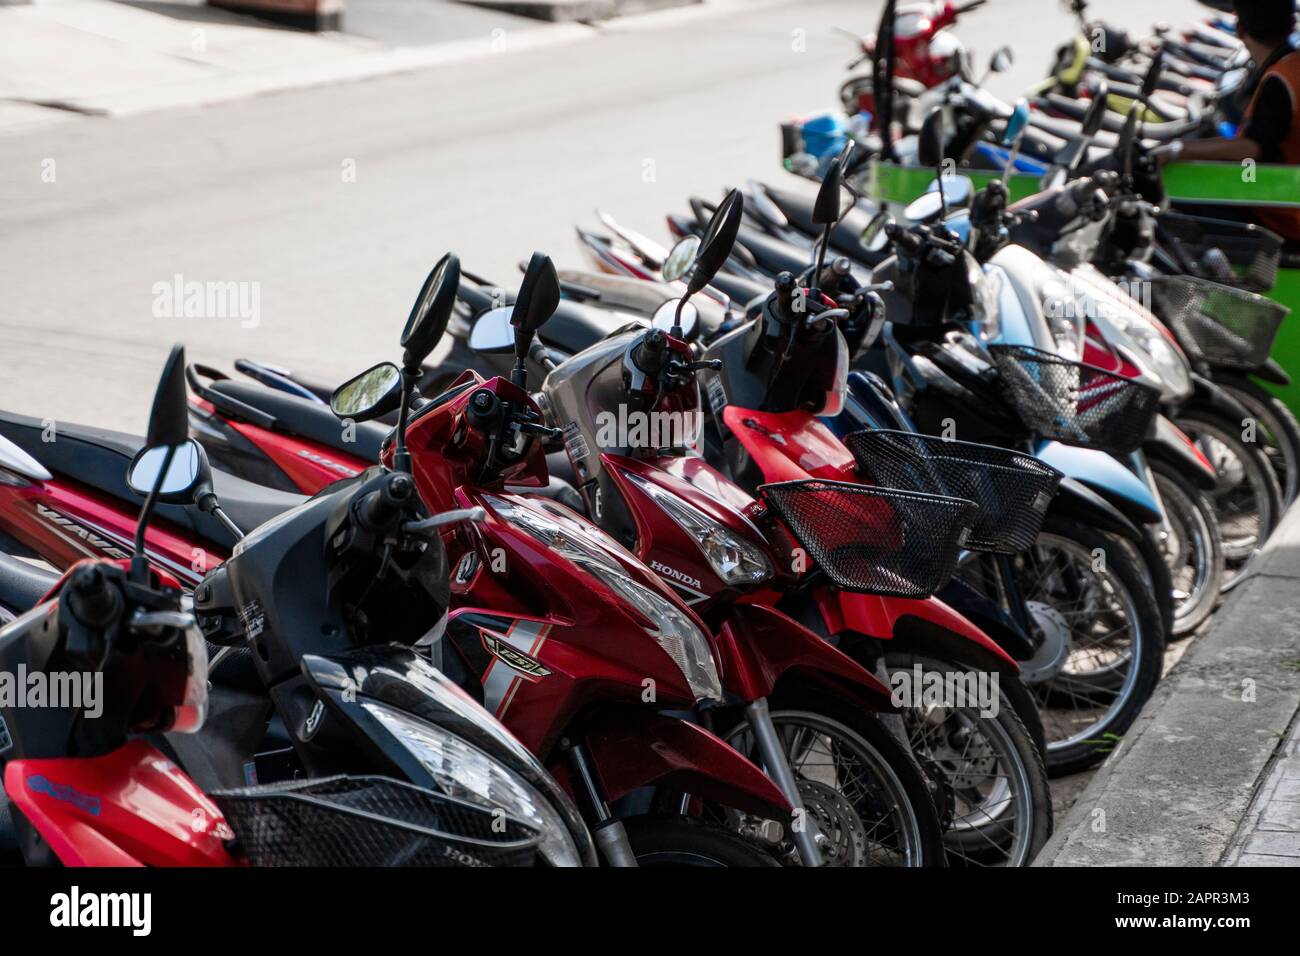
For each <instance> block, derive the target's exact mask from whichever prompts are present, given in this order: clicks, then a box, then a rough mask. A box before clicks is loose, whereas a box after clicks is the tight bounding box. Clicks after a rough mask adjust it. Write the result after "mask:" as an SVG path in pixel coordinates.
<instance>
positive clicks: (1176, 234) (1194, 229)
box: [1156, 212, 1282, 292]
mask: <svg viewBox="0 0 1300 956" xmlns="http://www.w3.org/2000/svg"><path fill="white" fill-rule="evenodd" d="M1156 241H1157V242H1158V243H1159V244H1160V245H1161V246H1162V247H1163V248H1164V249H1165V251H1166V252H1167V253H1169V254H1170V255H1171V256H1172V257H1173V258H1174V259H1175V261H1177V262H1178V263H1179V265H1180V266H1182V267H1183V268H1184V269H1187V270H1189V272H1190V273H1191V274H1193V275H1198V276H1201V277H1203V278H1206V279H1214V280H1216V281H1219V282H1225V283H1227V284H1229V285H1234V286H1238V287H1240V288H1243V289H1249V290H1250V291H1252V292H1267V291H1269V290H1270V289H1272V288H1273V284H1274V283H1275V282H1277V270H1278V264H1279V263H1280V262H1281V258H1282V237H1281V236H1279V235H1278V234H1277V233H1275V232H1270V231H1269V230H1267V229H1265V228H1263V227H1262V226H1256V225H1253V224H1252V223H1246V222H1232V221H1231V220H1226V219H1210V218H1206V217H1204V216H1188V215H1186V214H1184V213H1177V212H1166V213H1161V214H1160V215H1159V216H1158V217H1157V218H1156Z"/></svg>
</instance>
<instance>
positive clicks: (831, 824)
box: [799, 780, 867, 866]
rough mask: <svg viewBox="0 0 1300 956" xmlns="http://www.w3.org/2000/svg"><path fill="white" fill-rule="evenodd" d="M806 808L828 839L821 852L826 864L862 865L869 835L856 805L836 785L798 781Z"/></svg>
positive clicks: (865, 857) (865, 855)
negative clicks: (856, 809) (829, 785)
mask: <svg viewBox="0 0 1300 956" xmlns="http://www.w3.org/2000/svg"><path fill="white" fill-rule="evenodd" d="M799 796H800V797H801V798H802V799H803V805H804V810H805V811H806V812H807V813H808V815H809V816H810V817H811V818H812V819H813V820H814V821H815V822H816V824H817V828H818V830H820V831H821V834H822V836H823V837H824V838H825V843H823V844H822V855H823V857H824V859H825V862H826V865H827V866H862V865H864V863H865V862H866V859H867V834H866V831H865V830H864V829H863V827H862V820H861V818H859V817H858V814H857V811H855V810H854V809H853V805H852V804H851V803H849V801H848V800H847V799H846V798H845V796H844V794H842V793H840V792H839V791H838V790H836V789H835V788H833V787H828V786H826V784H824V783H818V782H817V781H815V780H800V781H799Z"/></svg>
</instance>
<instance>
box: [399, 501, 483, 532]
mask: <svg viewBox="0 0 1300 956" xmlns="http://www.w3.org/2000/svg"><path fill="white" fill-rule="evenodd" d="M486 520H487V510H486V509H484V508H482V507H479V506H476V507H473V508H458V509H456V510H455V511H444V512H442V513H441V514H436V515H434V516H433V517H432V518H423V519H421V520H420V521H408V522H406V524H404V525H402V532H403V533H404V534H423V533H424V532H426V531H433V530H435V529H437V528H443V527H446V526H447V525H449V524H460V523H461V522H463V521H486Z"/></svg>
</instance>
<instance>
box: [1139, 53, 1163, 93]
mask: <svg viewBox="0 0 1300 956" xmlns="http://www.w3.org/2000/svg"><path fill="white" fill-rule="evenodd" d="M1164 66H1165V51H1164V50H1157V51H1156V55H1155V56H1153V57H1152V58H1151V65H1150V66H1149V67H1147V72H1146V76H1144V77H1142V99H1144V100H1145V99H1146V98H1147V97H1148V96H1150V95H1151V94H1152V93H1154V92H1155V89H1156V84H1157V83H1159V82H1160V71H1161V70H1163V69H1164Z"/></svg>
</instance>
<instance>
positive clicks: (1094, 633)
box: [1014, 515, 1165, 777]
mask: <svg viewBox="0 0 1300 956" xmlns="http://www.w3.org/2000/svg"><path fill="white" fill-rule="evenodd" d="M1014 567H1015V569H1016V575H1017V581H1018V584H1019V587H1020V593H1021V594H1022V595H1023V596H1024V599H1025V601H1026V603H1027V604H1028V605H1029V606H1030V607H1031V610H1032V608H1033V606H1034V605H1035V604H1037V605H1041V606H1042V608H1044V609H1045V610H1043V611H1042V612H1039V613H1037V614H1036V616H1037V617H1038V618H1039V620H1040V621H1042V622H1043V623H1044V626H1047V627H1052V628H1055V629H1056V630H1059V631H1060V632H1061V633H1060V634H1059V635H1057V637H1058V639H1064V640H1067V641H1068V649H1067V650H1068V653H1067V654H1066V655H1065V656H1064V658H1063V659H1062V660H1061V662H1060V664H1059V666H1058V667H1057V668H1056V669H1055V671H1054V672H1049V673H1044V674H1043V675H1041V676H1039V677H1038V678H1037V680H1036V681H1035V683H1034V684H1032V685H1031V686H1030V690H1031V691H1033V693H1034V697H1035V699H1036V700H1037V702H1038V706H1039V711H1040V713H1041V714H1042V716H1043V727H1044V730H1045V732H1046V735H1047V771H1048V774H1049V775H1050V776H1053V777H1055V776H1060V775H1063V774H1068V773H1075V772H1077V771H1080V770H1085V769H1087V768H1088V767H1091V766H1092V765H1093V764H1095V763H1098V762H1100V761H1101V760H1103V759H1105V757H1106V755H1107V754H1108V753H1110V751H1111V750H1113V749H1114V748H1115V746H1116V744H1118V742H1119V740H1120V738H1121V737H1123V735H1124V734H1125V733H1126V732H1127V731H1128V728H1129V727H1130V726H1132V724H1133V721H1134V720H1135V719H1136V718H1137V715H1138V712H1139V711H1140V710H1141V709H1142V706H1143V705H1144V704H1145V703H1146V702H1147V700H1148V699H1149V698H1150V697H1151V694H1152V692H1153V691H1154V690H1155V687H1156V684H1157V683H1159V681H1160V676H1161V673H1162V672H1163V670H1164V650H1165V630H1164V622H1163V621H1162V620H1161V616H1160V612H1159V611H1158V610H1157V608H1156V599H1155V595H1154V594H1153V593H1152V591H1151V585H1150V582H1149V579H1148V574H1147V569H1146V565H1145V563H1144V562H1143V561H1142V559H1141V558H1140V557H1139V555H1138V553H1137V551H1136V549H1135V548H1132V547H1130V546H1129V545H1128V544H1127V543H1126V542H1124V541H1122V540H1120V539H1117V538H1113V537H1111V536H1109V535H1106V534H1103V533H1102V532H1100V531H1097V530H1096V529H1095V528H1092V527H1090V526H1088V525H1083V524H1079V523H1078V522H1075V521H1073V520H1071V519H1069V518H1065V517H1062V516H1060V515H1048V518H1047V521H1046V522H1044V525H1043V530H1042V532H1041V533H1040V534H1039V536H1038V540H1037V541H1036V542H1035V543H1034V547H1033V548H1031V549H1030V550H1029V551H1028V552H1026V553H1025V554H1023V555H1019V556H1017V558H1016V560H1015V564H1014ZM1049 612H1050V613H1049Z"/></svg>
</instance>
